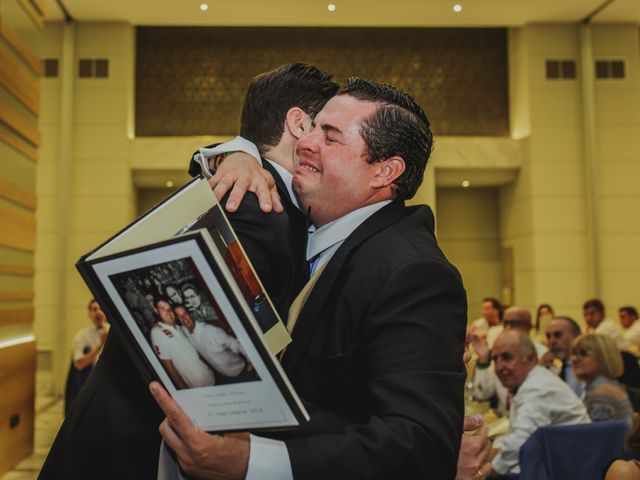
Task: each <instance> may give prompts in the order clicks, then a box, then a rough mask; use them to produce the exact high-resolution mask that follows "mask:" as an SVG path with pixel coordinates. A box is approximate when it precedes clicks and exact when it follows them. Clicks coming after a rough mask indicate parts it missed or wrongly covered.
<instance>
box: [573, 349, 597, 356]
mask: <svg viewBox="0 0 640 480" xmlns="http://www.w3.org/2000/svg"><path fill="white" fill-rule="evenodd" d="M571 355H573V356H574V357H578V358H585V357H593V355H594V352H593V350H587V349H586V348H577V349H575V350H572V351H571Z"/></svg>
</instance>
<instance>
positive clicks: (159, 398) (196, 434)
mask: <svg viewBox="0 0 640 480" xmlns="http://www.w3.org/2000/svg"><path fill="white" fill-rule="evenodd" d="M254 161H255V160H254ZM149 390H150V391H151V394H152V395H153V396H154V398H155V399H156V402H158V405H159V406H160V408H161V409H162V411H163V412H164V413H165V415H166V416H167V418H165V420H164V421H163V422H162V423H161V424H160V428H159V430H160V434H161V435H162V438H164V441H165V443H166V444H167V445H168V446H169V447H171V448H172V449H173V451H174V452H176V455H177V457H178V463H179V464H180V467H181V468H182V469H183V470H184V471H185V472H186V473H187V474H189V475H193V476H195V477H198V478H202V479H212V480H214V479H215V480H217V479H220V480H226V479H234V480H236V479H237V480H242V479H244V478H245V477H246V474H247V467H248V465H249V434H248V433H238V434H226V435H224V436H222V435H210V434H208V433H207V432H205V431H203V430H201V429H199V428H198V427H196V426H195V425H194V424H193V423H192V422H191V420H190V419H189V417H188V416H187V415H186V414H185V413H184V412H183V411H182V409H181V408H180V407H179V406H178V404H177V403H176V402H174V401H173V399H172V398H171V397H170V396H169V394H168V393H167V392H166V391H165V389H164V388H162V386H161V385H160V384H159V383H158V382H151V384H150V385H149Z"/></svg>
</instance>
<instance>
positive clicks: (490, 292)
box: [436, 188, 502, 320]
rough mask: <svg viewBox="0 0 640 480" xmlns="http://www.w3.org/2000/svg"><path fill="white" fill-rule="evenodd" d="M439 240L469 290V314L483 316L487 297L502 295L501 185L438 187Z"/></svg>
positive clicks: (473, 316)
mask: <svg viewBox="0 0 640 480" xmlns="http://www.w3.org/2000/svg"><path fill="white" fill-rule="evenodd" d="M436 201H437V205H438V207H437V212H438V242H439V243H440V247H441V248H442V250H443V251H444V253H445V255H446V256H447V258H448V259H449V260H450V261H451V262H452V263H453V264H455V265H456V267H458V270H460V274H461V275H462V278H463V280H464V285H465V288H466V290H467V301H468V302H469V310H468V312H469V313H468V317H469V320H473V319H475V318H478V317H480V316H481V313H480V305H481V304H482V299H483V298H484V297H489V296H491V297H496V298H500V295H501V291H502V282H501V261H500V225H499V219H500V212H499V205H498V190H497V188H438V189H436Z"/></svg>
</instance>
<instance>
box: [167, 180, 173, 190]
mask: <svg viewBox="0 0 640 480" xmlns="http://www.w3.org/2000/svg"><path fill="white" fill-rule="evenodd" d="M165 185H166V186H167V188H171V187H173V182H172V181H171V180H167V182H166V183H165Z"/></svg>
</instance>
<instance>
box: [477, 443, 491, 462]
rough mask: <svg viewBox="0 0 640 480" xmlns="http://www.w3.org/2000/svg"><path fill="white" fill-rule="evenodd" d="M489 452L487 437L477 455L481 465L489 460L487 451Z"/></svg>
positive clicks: (489, 445)
mask: <svg viewBox="0 0 640 480" xmlns="http://www.w3.org/2000/svg"><path fill="white" fill-rule="evenodd" d="M490 452H491V442H490V441H489V439H488V438H487V441H486V442H485V444H484V445H483V447H482V450H481V451H480V454H479V455H478V458H479V459H480V464H481V465H482V464H483V463H485V462H488V461H489V453H490Z"/></svg>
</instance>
